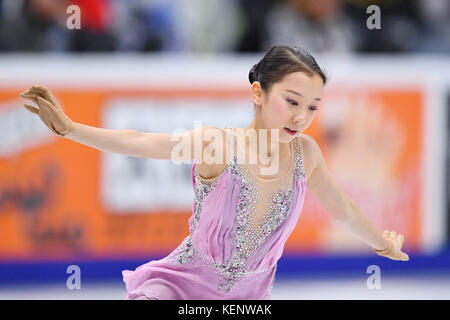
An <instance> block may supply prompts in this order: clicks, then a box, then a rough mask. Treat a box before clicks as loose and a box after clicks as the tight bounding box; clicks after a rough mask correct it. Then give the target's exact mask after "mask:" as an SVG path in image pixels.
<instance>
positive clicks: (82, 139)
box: [20, 86, 215, 160]
mask: <svg viewBox="0 0 450 320" xmlns="http://www.w3.org/2000/svg"><path fill="white" fill-rule="evenodd" d="M20 96H21V97H22V98H25V99H29V100H31V101H33V102H34V103H35V104H36V105H37V106H32V105H30V104H25V108H26V109H27V110H29V111H30V112H33V113H35V114H37V115H38V116H39V117H40V118H41V120H42V121H43V122H44V123H45V125H46V126H47V127H48V128H49V129H50V130H51V131H52V132H53V133H55V134H57V135H59V136H61V137H65V138H67V139H70V140H73V141H75V142H78V143H81V144H85V145H87V146H90V147H92V148H95V149H98V150H101V151H105V152H113V153H119V154H124V155H129V156H133V157H141V158H153V159H166V160H193V159H194V158H195V157H196V155H199V154H200V155H201V152H200V153H199V152H197V153H195V152H194V146H195V144H194V138H195V137H196V135H197V137H198V132H199V131H198V130H199V129H203V128H208V129H215V128H213V127H203V128H196V129H195V130H191V131H187V132H184V133H182V134H179V135H177V136H174V135H172V134H169V133H167V134H166V133H146V132H140V131H136V130H132V129H123V130H113V129H104V128H97V127H92V126H88V125H84V124H82V123H77V122H74V121H72V120H71V119H70V118H69V117H67V115H65V113H64V111H63V109H62V108H61V106H60V105H59V103H58V101H57V100H56V99H55V97H54V95H53V94H52V93H51V92H50V90H49V89H48V88H47V87H45V86H32V87H31V88H30V89H27V90H25V91H24V92H22V93H21V94H20ZM196 130H197V131H196ZM204 132H205V130H200V139H198V138H197V139H195V141H198V140H200V143H199V145H200V146H201V147H202V148H203V147H206V144H205V141H206V139H203V135H202V133H204ZM181 143H184V145H185V146H188V149H184V150H185V151H186V152H180V153H178V156H179V157H182V159H181V158H177V159H174V157H173V153H172V151H173V150H174V147H175V146H178V147H179V148H178V150H180V149H182V148H180V144H181ZM189 148H190V152H189ZM201 150H203V149H201Z"/></svg>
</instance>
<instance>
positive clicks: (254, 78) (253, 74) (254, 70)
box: [248, 63, 259, 84]
mask: <svg viewBox="0 0 450 320" xmlns="http://www.w3.org/2000/svg"><path fill="white" fill-rule="evenodd" d="M258 65H259V63H256V64H255V65H253V67H252V68H251V69H250V73H249V77H248V78H249V80H250V84H252V83H253V82H255V81H258Z"/></svg>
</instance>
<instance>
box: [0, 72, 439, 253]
mask: <svg viewBox="0 0 450 320" xmlns="http://www.w3.org/2000/svg"><path fill="white" fill-rule="evenodd" d="M234 77H235V78H236V77H237V76H236V75H234ZM44 80H45V79H44ZM34 82H36V81H34ZM41 84H44V85H47V86H49V88H50V89H51V90H52V91H53V92H54V94H55V96H56V97H57V99H58V100H59V101H60V102H61V105H62V106H63V108H64V110H65V112H66V114H67V115H68V116H69V117H70V118H71V119H72V120H73V121H76V122H80V123H83V124H86V125H90V126H95V127H103V128H109V129H135V130H138V131H144V132H165V133H171V132H174V131H175V130H177V129H178V130H179V129H180V128H182V129H185V130H191V129H193V128H194V127H196V126H210V125H212V126H218V127H247V126H248V125H249V123H250V122H251V121H252V119H253V112H254V111H253V105H252V102H251V98H250V92H249V88H248V87H249V86H248V85H247V84H245V83H242V85H240V84H239V85H235V86H234V87H233V86H229V85H228V86H221V85H219V84H212V85H211V84H210V86H208V87H204V88H199V87H197V86H195V85H191V83H189V82H186V83H181V84H180V83H179V82H178V83H176V84H175V85H167V84H162V85H161V84H160V85H158V86H157V85H155V86H152V82H149V83H148V84H146V85H141V87H138V88H136V89H133V88H130V87H126V86H124V87H123V88H118V87H117V86H115V85H111V87H110V88H109V87H108V84H104V83H103V85H102V86H98V87H95V86H90V85H86V86H85V88H83V85H81V84H78V85H77V86H76V87H75V88H70V85H67V84H66V85H63V86H58V84H57V82H54V85H52V82H51V81H49V82H44V83H42V82H41ZM119 87H120V85H119ZM25 88H26V87H22V86H17V87H14V86H11V85H10V86H4V87H1V86H0V135H1V139H0V259H1V260H9V259H24V260H35V259H43V258H44V259H49V260H58V259H66V258H71V257H78V256H86V257H93V258H109V257H120V258H127V257H134V256H149V257H152V256H155V255H159V254H166V253H168V252H170V251H171V250H173V249H174V248H175V247H176V246H177V245H178V244H179V243H180V242H181V241H182V240H183V238H184V237H185V236H186V235H187V234H188V219H189V217H190V215H191V214H192V211H191V210H192V200H193V197H194V193H193V187H192V181H191V166H192V164H188V163H181V164H175V163H172V162H171V161H167V160H155V159H143V158H133V157H129V156H123V155H119V154H112V153H103V152H100V151H97V150H96V149H93V148H91V147H88V146H84V145H81V144H78V143H75V142H73V141H70V140H68V139H64V138H60V137H58V136H55V135H54V134H52V132H51V131H50V130H48V129H47V127H45V125H44V124H43V123H41V122H40V120H39V119H38V118H37V116H36V115H34V114H32V113H30V112H28V111H27V110H25V108H24V107H23V102H24V101H23V100H22V99H20V98H19V97H18V96H17V95H18V93H19V92H21V91H23V90H24V89H25ZM433 92H434V91H433ZM429 95H430V89H429V88H428V87H426V86H421V85H420V84H419V85H406V86H405V85H402V83H401V82H400V83H399V85H398V86H385V85H384V86H383V85H381V86H380V85H379V84H377V83H374V84H371V83H370V81H366V82H365V83H363V84H358V85H357V86H355V85H351V82H349V81H341V80H340V79H337V80H336V81H335V82H332V83H331V84H330V85H329V86H328V87H327V88H326V90H325V91H324V97H323V100H324V102H323V103H322V105H320V106H319V111H318V112H317V116H316V118H315V119H314V121H313V122H312V124H311V126H310V127H309V128H308V129H307V130H306V131H305V134H308V135H310V136H312V137H314V139H315V140H316V141H317V142H318V144H319V146H320V147H321V149H322V152H323V154H324V156H325V160H326V162H327V165H328V167H329V169H330V171H331V172H332V174H333V176H334V177H335V179H336V181H337V182H338V183H339V184H340V185H341V186H342V188H343V189H344V190H345V192H346V193H347V194H348V195H349V197H350V198H352V199H353V200H354V201H355V202H356V204H357V205H358V206H359V207H360V208H361V210H362V212H363V213H364V214H365V216H366V217H367V218H368V219H369V220H370V221H371V222H372V223H373V224H374V226H375V227H376V229H378V230H379V231H380V232H382V231H383V230H384V229H389V230H395V231H396V232H397V233H401V234H404V235H405V239H406V242H405V248H409V249H422V248H426V246H424V244H423V242H424V241H426V237H424V234H426V233H427V229H429V228H430V225H431V226H433V225H436V224H442V223H444V222H443V221H445V220H442V219H443V218H442V217H441V216H439V215H438V214H436V213H435V214H434V215H431V214H429V213H428V212H427V208H429V206H428V205H427V203H428V202H426V196H427V194H430V193H433V192H435V191H436V190H437V189H438V188H439V185H438V184H436V185H434V186H430V185H429V184H428V183H427V180H426V178H427V177H426V173H427V172H429V171H428V169H430V168H428V167H430V166H432V165H433V159H431V160H430V159H428V158H427V157H431V155H430V154H429V153H427V150H428V149H427V141H429V140H427V139H429V137H430V133H429V132H430V130H433V128H432V126H430V124H433V120H432V119H434V118H433V117H432V118H429V117H428V116H427V114H428V113H429V112H430V109H431V108H436V109H437V108H438V107H437V106H433V105H430V102H432V101H436V100H430V99H429V98H428V96H429ZM442 134H445V132H442ZM436 139H437V138H436ZM427 168H428V169H427ZM435 169H436V168H435ZM430 170H432V169H430ZM430 172H431V171H430ZM429 188H432V190H431V191H430V190H428V189H429ZM428 201H429V200H428ZM428 214H429V215H428ZM430 221H431V222H430ZM285 250H286V254H301V253H302V252H313V253H317V254H328V253H360V254H361V253H367V252H368V251H369V248H368V246H367V245H366V244H365V243H363V242H362V241H360V240H359V239H357V238H355V237H354V236H353V235H352V234H351V233H350V232H349V231H348V230H346V229H344V228H343V227H342V226H341V225H340V224H339V223H338V222H336V221H333V219H332V218H331V216H330V215H329V213H328V212H327V211H326V210H325V209H324V208H323V207H322V206H321V204H320V203H319V202H318V201H317V200H316V199H315V198H314V197H313V196H312V194H310V193H309V191H307V194H306V200H305V204H304V208H303V211H302V213H301V215H300V219H299V221H298V224H297V227H296V228H295V230H294V231H293V233H292V234H291V237H290V238H289V240H288V242H287V243H286V246H285Z"/></svg>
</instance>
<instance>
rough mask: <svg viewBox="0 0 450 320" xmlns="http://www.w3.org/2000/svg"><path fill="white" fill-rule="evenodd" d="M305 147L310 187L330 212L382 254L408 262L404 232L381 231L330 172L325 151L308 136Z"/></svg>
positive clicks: (304, 141) (304, 140)
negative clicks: (310, 165)
mask: <svg viewBox="0 0 450 320" xmlns="http://www.w3.org/2000/svg"><path fill="white" fill-rule="evenodd" d="M303 136H304V137H305V139H303V149H304V150H305V152H304V153H305V155H308V157H310V159H311V160H310V161H309V162H310V163H312V164H313V165H312V169H311V174H310V177H309V178H308V180H307V187H308V190H310V191H311V193H312V194H313V195H314V196H315V197H316V198H317V200H319V201H320V203H321V204H322V205H323V206H324V207H325V209H327V211H328V212H329V213H330V215H331V216H332V217H333V218H335V219H336V220H338V221H339V222H340V223H342V224H343V225H344V226H345V227H346V228H347V229H349V231H350V232H352V233H353V234H354V235H356V236H357V237H358V238H360V239H361V240H363V241H364V242H366V243H367V244H369V245H370V246H371V247H372V250H373V251H374V252H375V253H377V254H378V255H381V256H385V257H387V258H390V259H393V260H402V261H407V260H409V257H408V255H407V254H406V253H404V252H402V251H401V249H402V246H403V243H404V237H403V235H401V234H399V235H397V234H396V233H395V231H391V232H389V231H388V230H385V231H384V233H383V234H380V233H379V232H377V231H376V230H375V228H374V227H373V226H372V224H371V223H370V222H369V220H368V219H367V218H366V217H365V216H364V214H363V213H362V212H361V209H360V208H359V207H358V205H357V204H356V203H355V202H354V201H353V200H352V199H350V198H349V197H348V196H347V194H345V192H344V191H343V190H342V188H341V187H340V186H339V185H338V183H337V182H336V181H335V179H334V178H333V176H332V175H331V174H330V172H329V170H328V168H327V165H326V162H325V159H324V157H323V155H322V152H321V150H320V148H319V146H318V145H317V143H316V142H315V141H314V139H313V138H312V137H310V136H308V135H303Z"/></svg>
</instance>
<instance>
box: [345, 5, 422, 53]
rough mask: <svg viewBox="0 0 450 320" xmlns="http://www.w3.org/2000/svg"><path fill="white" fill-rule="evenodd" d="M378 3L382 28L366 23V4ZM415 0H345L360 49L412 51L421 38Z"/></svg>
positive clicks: (365, 51)
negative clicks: (369, 26) (372, 26)
mask: <svg viewBox="0 0 450 320" xmlns="http://www.w3.org/2000/svg"><path fill="white" fill-rule="evenodd" d="M370 5H377V6H378V7H380V11H381V29H372V30H370V29H368V28H367V27H366V21H367V18H368V17H369V16H370V14H368V13H366V10H367V7H368V6H370ZM417 9H418V8H417V1H416V0H348V1H347V7H346V11H347V12H348V14H349V15H350V16H351V17H352V20H353V21H355V22H357V23H358V28H357V32H358V37H359V38H360V40H361V43H360V46H359V48H358V51H359V52H363V53H377V52H387V53H395V52H411V51H416V50H417V44H418V43H419V42H420V41H421V35H422V30H423V25H422V23H421V22H420V19H419V13H418V10H417Z"/></svg>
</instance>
